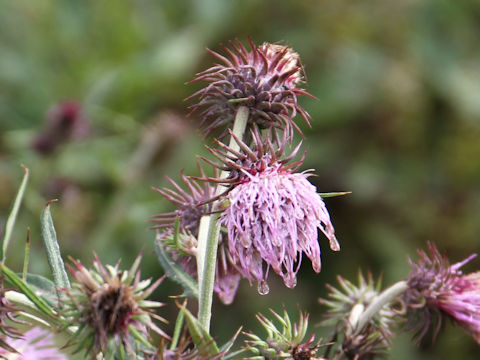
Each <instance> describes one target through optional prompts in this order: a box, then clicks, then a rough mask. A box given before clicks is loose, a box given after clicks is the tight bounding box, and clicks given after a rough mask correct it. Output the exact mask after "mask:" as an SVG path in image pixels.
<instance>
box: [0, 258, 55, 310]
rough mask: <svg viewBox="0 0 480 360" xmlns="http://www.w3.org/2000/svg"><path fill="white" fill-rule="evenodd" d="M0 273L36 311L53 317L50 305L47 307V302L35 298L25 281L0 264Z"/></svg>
mask: <svg viewBox="0 0 480 360" xmlns="http://www.w3.org/2000/svg"><path fill="white" fill-rule="evenodd" d="M0 271H1V272H2V273H3V274H4V275H5V277H6V278H7V280H8V281H9V282H10V283H11V284H12V285H13V286H15V287H16V288H17V289H18V290H19V291H20V292H22V293H23V294H25V296H26V297H28V298H29V299H30V300H31V301H32V302H33V303H34V304H35V306H36V307H37V308H38V310H40V311H41V312H43V313H44V314H45V315H49V316H53V315H54V312H53V309H52V308H51V307H50V305H48V304H47V302H45V300H43V299H42V298H41V297H39V296H37V294H35V292H34V291H33V289H32V288H31V287H30V286H29V285H28V284H27V283H26V282H25V281H23V280H22V278H21V277H20V276H18V275H17V274H15V273H14V272H13V271H12V270H10V269H9V268H7V267H6V266H5V265H4V264H3V263H0Z"/></svg>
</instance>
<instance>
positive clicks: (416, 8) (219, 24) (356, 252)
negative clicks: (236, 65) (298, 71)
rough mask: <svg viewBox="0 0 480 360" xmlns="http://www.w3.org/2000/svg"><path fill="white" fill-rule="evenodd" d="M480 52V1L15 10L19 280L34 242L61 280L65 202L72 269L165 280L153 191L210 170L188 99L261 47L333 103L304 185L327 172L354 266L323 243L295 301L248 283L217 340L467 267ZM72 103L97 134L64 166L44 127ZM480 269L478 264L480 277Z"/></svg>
mask: <svg viewBox="0 0 480 360" xmlns="http://www.w3.org/2000/svg"><path fill="white" fill-rule="evenodd" d="M479 34H480V3H479V2H478V1H468V0H451V1H447V0H423V1H415V0H404V1H392V0H381V1H380V0H376V1H375V0H372V1H353V0H352V1H339V0H323V1H314V0H297V1H281V0H268V1H260V0H241V1H240V0H237V1H235V0H202V1H199V0H197V1H195V0H189V1H178V0H164V1H159V0H157V1H154V0H138V1H114V0H103V1H93V0H90V1H75V0H66V1H60V0H57V1H53V0H50V1H48V0H46V1H28V0H16V1H8V0H0V222H1V224H2V227H3V224H4V222H5V217H6V215H7V213H8V211H9V207H10V204H11V203H12V200H13V198H14V196H15V192H16V189H17V188H18V186H19V184H20V181H21V177H22V175H23V171H22V169H21V167H20V164H25V165H26V166H27V167H29V168H30V170H31V179H30V182H29V185H28V189H27V192H26V196H25V200H24V203H23V205H22V209H21V213H20V216H19V219H18V222H17V225H16V228H15V232H14V238H13V240H12V247H11V248H10V252H9V257H8V261H7V262H8V263H9V265H10V266H11V267H13V268H14V269H15V270H17V271H20V270H21V264H22V259H23V244H24V241H25V238H26V228H27V227H30V228H31V237H32V246H33V248H34V252H32V259H31V265H30V268H31V271H32V272H36V273H40V274H44V275H48V267H47V261H46V256H45V253H44V250H43V248H42V241H41V234H40V226H39V217H40V213H41V211H42V209H43V207H44V205H45V203H46V201H47V200H49V199H53V198H58V199H59V202H57V203H55V204H54V205H52V207H53V209H52V212H53V217H54V221H55V224H56V228H57V233H58V237H59V239H60V243H61V246H62V252H63V254H64V255H70V256H73V257H75V258H79V259H81V260H82V261H84V262H87V263H88V262H90V260H91V259H92V252H93V251H95V252H97V253H98V254H99V255H100V258H101V259H102V260H103V261H104V262H115V261H116V260H117V259H118V258H122V261H123V264H124V265H125V267H127V266H129V265H130V263H131V262H132V260H133V258H134V257H135V256H136V255H137V254H138V252H139V251H140V250H141V249H145V256H144V261H143V267H142V269H143V274H144V276H154V277H158V276H160V275H161V274H162V270H161V268H160V266H159V264H158V262H157V260H156V257H155V255H154V253H153V238H154V234H153V232H152V231H149V230H147V227H148V226H149V224H148V223H147V222H146V220H147V219H148V218H149V217H150V216H151V215H153V214H154V213H158V212H162V211H169V210H171V209H172V208H171V206H170V204H169V203H167V202H165V201H163V200H162V198H161V197H160V196H159V195H158V194H157V193H155V192H154V191H152V189H151V186H163V185H166V181H165V178H164V176H165V175H167V174H168V175H169V176H171V177H173V178H174V179H178V177H179V172H180V170H181V169H184V170H185V172H186V173H187V174H192V175H195V174H196V167H195V155H196V154H204V153H205V150H204V148H203V142H202V138H201V136H200V135H199V133H198V130H197V129H196V124H198V119H196V118H195V117H192V118H188V119H187V118H186V114H187V113H188V109H187V107H188V105H191V103H185V102H184V101H183V99H184V98H186V97H187V96H188V95H190V94H191V93H193V92H194V91H195V90H196V89H198V86H197V85H184V83H185V82H187V81H189V80H191V79H192V78H193V77H194V74H195V73H196V72H199V71H202V70H204V69H205V68H206V67H209V66H211V65H212V63H213V61H214V59H213V58H212V56H210V55H209V54H208V53H207V52H206V51H205V48H206V47H208V48H211V49H214V50H220V47H219V44H220V43H224V44H225V43H227V42H228V40H230V39H235V38H238V39H239V40H241V41H243V42H244V43H246V39H247V37H248V36H250V37H251V38H252V39H253V40H254V41H255V42H256V43H257V44H261V43H262V42H264V41H268V42H278V41H280V42H282V43H285V44H289V45H290V46H292V47H293V48H294V49H295V50H296V51H297V52H298V53H299V54H300V56H301V58H302V62H303V64H304V66H305V70H306V74H307V80H308V82H307V85H306V87H307V89H308V90H309V92H310V93H312V94H313V95H315V96H316V97H317V98H318V100H310V99H300V103H301V104H302V106H303V107H304V108H305V109H306V110H307V111H308V112H309V113H310V114H311V115H312V117H313V121H312V128H307V127H306V126H304V124H303V123H302V121H301V119H300V120H298V123H299V124H300V126H301V127H302V130H303V131H304V133H305V136H306V139H305V140H304V148H305V149H307V150H308V153H307V158H306V161H305V163H304V166H303V168H302V169H308V168H313V169H315V173H316V174H317V175H318V176H317V177H314V178H311V180H312V182H314V184H315V185H316V186H317V188H318V190H319V191H320V192H329V191H352V194H351V195H349V196H345V197H341V198H331V199H327V200H326V203H327V207H328V208H329V211H330V214H331V216H332V220H333V223H334V225H335V228H336V232H337V236H338V239H339V241H340V243H341V245H342V251H341V252H340V253H332V252H331V251H330V250H329V249H328V244H327V241H326V239H323V238H320V243H321V245H322V248H323V250H324V251H323V254H322V256H323V269H322V272H321V273H320V274H319V275H315V274H314V273H313V271H312V270H311V267H310V264H309V263H308V261H305V262H304V266H303V267H302V270H301V273H300V279H299V281H298V285H297V288H296V289H295V290H294V291H292V290H288V289H286V288H285V287H284V286H283V284H282V283H281V282H280V281H278V278H275V277H274V276H271V277H270V279H271V280H270V285H271V286H270V287H271V291H270V294H269V295H268V296H260V295H258V294H257V293H256V288H255V287H249V285H248V283H247V282H246V281H244V282H243V283H242V285H241V288H240V290H239V293H238V295H237V298H236V300H235V302H234V304H233V305H231V306H230V307H226V306H223V305H221V304H220V303H218V302H216V303H215V313H214V317H213V334H214V335H215V336H216V337H217V338H218V339H220V340H221V341H223V340H226V339H227V338H228V337H229V336H231V334H233V331H234V330H235V329H236V328H238V327H239V326H240V325H241V324H243V325H244V326H245V327H244V329H246V330H254V329H258V325H257V324H256V320H255V319H254V314H255V313H256V312H257V311H262V312H264V313H265V312H266V311H267V309H268V308H269V307H271V308H273V309H275V310H277V311H280V310H281V305H282V304H285V305H286V306H287V307H288V308H289V309H292V311H293V313H292V316H293V317H295V316H294V315H295V311H296V306H297V304H299V305H300V306H301V307H302V309H305V310H308V311H310V312H311V313H312V317H311V321H312V324H316V323H318V322H319V321H320V320H321V314H322V312H323V309H322V308H321V307H320V305H319V304H318V303H317V298H318V297H321V296H326V290H325V284H326V283H331V284H335V283H336V280H335V277H336V275H337V274H341V275H343V276H344V277H347V278H349V279H352V280H354V279H355V277H356V274H357V272H358V270H359V269H363V270H364V271H367V270H370V271H371V272H372V273H373V274H374V275H375V276H377V275H380V274H382V275H383V281H384V284H385V285H388V284H390V283H392V282H394V281H397V280H399V279H402V278H404V277H405V276H406V275H407V274H408V271H409V266H408V263H407V258H408V256H412V257H415V249H417V248H425V247H426V242H427V241H434V242H435V243H436V244H437V245H438V246H439V248H440V249H441V251H442V252H446V253H448V254H449V257H450V259H451V260H452V261H453V262H455V261H458V260H460V259H463V258H464V257H466V256H467V255H469V254H470V253H472V252H476V251H479V245H478V244H479V240H480V238H479V234H480V221H479V214H480V186H479V185H480V161H479V159H480V47H479V46H478V36H479ZM66 100H71V101H75V102H76V103H74V104H78V107H77V108H76V110H75V111H77V110H79V111H80V112H81V117H82V119H84V120H85V121H86V122H85V124H87V125H86V126H85V127H83V128H82V129H79V131H78V134H74V135H72V136H71V137H70V138H69V139H66V141H64V142H63V143H62V144H58V146H57V147H54V148H53V149H52V147H50V148H49V147H48V144H47V145H45V144H44V143H42V144H43V147H42V146H40V145H39V144H40V143H41V141H42V139H43V140H44V139H45V136H47V137H48V134H49V132H48V128H47V127H48V125H47V124H48V121H47V122H46V118H48V117H49V116H50V117H51V116H52V113H53V112H54V111H56V110H55V108H54V107H55V106H56V105H57V106H58V105H59V104H62V103H63V102H64V101H66ZM70 104H72V103H70ZM74 106H77V105H74ZM49 114H50V115H49ZM47 140H48V139H47ZM50 140H51V139H50ZM50 145H51V144H50ZM45 146H46V147H45ZM45 149H47V150H45ZM478 268H479V261H478V260H477V261H474V262H472V263H471V264H469V265H468V266H467V267H466V270H467V271H473V270H474V269H478ZM179 293H180V289H179V288H178V287H177V286H176V285H175V284H173V283H171V282H170V281H169V280H166V281H165V282H164V283H163V284H162V285H161V287H160V289H159V291H157V293H156V297H158V298H159V299H160V300H162V301H165V302H168V303H169V306H168V307H167V308H166V309H161V310H160V313H161V314H162V315H165V316H166V317H168V318H169V319H170V321H171V324H170V325H169V326H168V327H167V328H169V329H171V328H172V326H173V324H172V323H173V322H174V314H175V307H174V305H172V303H173V301H172V300H171V299H169V298H168V296H169V295H175V294H179ZM169 314H171V315H169ZM225 319H228V321H225ZM313 329H314V327H312V330H313ZM316 330H317V331H318V334H319V335H320V336H327V335H328V334H327V333H325V332H322V330H321V329H319V328H316ZM406 358H409V359H410V360H416V359H451V358H456V359H478V346H477V345H476V344H475V342H474V340H472V339H471V338H470V337H469V336H467V335H465V334H464V332H463V331H462V330H461V329H459V328H454V327H453V326H451V325H450V324H448V325H447V326H446V329H445V331H444V332H442V334H441V335H440V338H439V341H437V342H436V343H435V344H434V345H432V344H431V343H430V342H429V341H426V342H425V343H424V344H423V345H422V346H420V347H415V346H413V345H412V344H411V342H410V335H409V334H404V335H400V336H398V337H397V338H396V339H395V341H394V345H393V350H392V355H391V359H406Z"/></svg>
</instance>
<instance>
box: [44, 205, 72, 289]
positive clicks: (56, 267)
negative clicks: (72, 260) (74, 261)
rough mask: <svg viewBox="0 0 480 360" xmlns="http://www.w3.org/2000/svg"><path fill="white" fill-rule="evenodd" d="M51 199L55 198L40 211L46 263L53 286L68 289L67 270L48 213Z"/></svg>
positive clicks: (50, 216)
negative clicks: (50, 272) (50, 271)
mask: <svg viewBox="0 0 480 360" xmlns="http://www.w3.org/2000/svg"><path fill="white" fill-rule="evenodd" d="M53 201H56V200H51V201H49V202H48V203H47V206H45V209H44V210H43V212H42V217H41V225H42V236H43V242H44V244H45V249H46V250H47V258H48V263H49V265H50V269H51V270H52V274H53V280H54V282H55V286H57V287H58V288H64V289H69V288H70V281H69V280H68V276H67V272H66V271H65V265H64V263H63V259H62V255H61V254H60V247H59V246H58V241H57V234H56V232H55V227H54V226H53V220H52V215H51V213H50V204H51V203H52V202H53Z"/></svg>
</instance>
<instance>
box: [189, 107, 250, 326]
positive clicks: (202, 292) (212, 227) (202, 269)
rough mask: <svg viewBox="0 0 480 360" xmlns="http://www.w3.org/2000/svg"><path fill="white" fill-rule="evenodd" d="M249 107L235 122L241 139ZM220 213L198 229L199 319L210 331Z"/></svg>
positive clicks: (234, 144) (235, 147)
mask: <svg viewBox="0 0 480 360" xmlns="http://www.w3.org/2000/svg"><path fill="white" fill-rule="evenodd" d="M248 112H249V111H248V108H247V107H246V106H240V107H239V108H238V110H237V114H236V116H235V122H234V124H233V130H232V131H233V133H234V134H235V136H237V137H238V138H239V139H242V138H243V134H244V133H245V129H246V127H247V121H248ZM229 146H230V148H232V149H233V150H235V151H238V150H239V146H238V144H237V142H236V141H235V140H234V139H233V137H232V138H231V139H230V144H229ZM227 177H228V172H226V171H222V172H221V174H220V178H221V179H225V178H227ZM223 191H224V189H223V186H221V185H219V186H218V187H217V190H216V195H219V194H221V193H222V192H223ZM219 205H220V203H219V202H218V201H217V202H215V203H214V204H213V210H218V208H219ZM219 216H220V215H219V214H218V213H215V214H212V215H209V216H204V217H203V218H202V219H201V221H200V229H199V231H198V252H197V270H198V283H199V286H200V289H199V306H198V308H199V309H198V320H199V322H200V324H201V325H202V326H203V328H204V329H205V330H206V331H207V332H209V331H210V319H211V317H212V299H213V285H214V282H215V266H216V264H217V249H218V238H219V235H220V227H219V226H218V225H217V220H218V218H219Z"/></svg>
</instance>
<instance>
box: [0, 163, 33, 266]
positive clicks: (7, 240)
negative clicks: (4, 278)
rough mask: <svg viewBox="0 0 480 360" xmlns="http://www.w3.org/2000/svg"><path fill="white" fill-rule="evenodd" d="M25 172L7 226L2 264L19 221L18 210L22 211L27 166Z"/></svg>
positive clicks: (27, 173)
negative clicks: (16, 221)
mask: <svg viewBox="0 0 480 360" xmlns="http://www.w3.org/2000/svg"><path fill="white" fill-rule="evenodd" d="M23 170H24V171H25V175H23V180H22V183H21V184H20V188H19V189H18V192H17V196H16V197H15V201H14V202H13V207H12V211H10V214H9V215H8V219H7V222H6V224H5V233H4V235H3V244H2V248H1V249H0V252H1V259H2V262H5V258H6V256H7V248H8V244H9V243H10V238H11V236H12V232H13V226H14V225H15V220H16V219H17V215H18V210H19V209H20V204H21V202H22V198H23V194H24V193H25V189H26V187H27V182H28V176H29V170H28V168H26V167H25V166H23Z"/></svg>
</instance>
